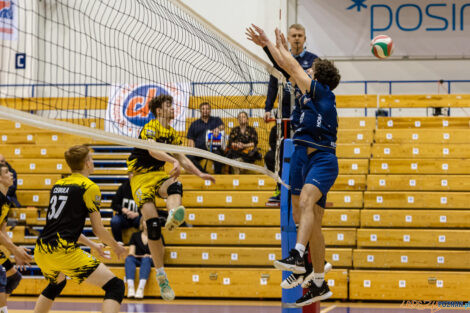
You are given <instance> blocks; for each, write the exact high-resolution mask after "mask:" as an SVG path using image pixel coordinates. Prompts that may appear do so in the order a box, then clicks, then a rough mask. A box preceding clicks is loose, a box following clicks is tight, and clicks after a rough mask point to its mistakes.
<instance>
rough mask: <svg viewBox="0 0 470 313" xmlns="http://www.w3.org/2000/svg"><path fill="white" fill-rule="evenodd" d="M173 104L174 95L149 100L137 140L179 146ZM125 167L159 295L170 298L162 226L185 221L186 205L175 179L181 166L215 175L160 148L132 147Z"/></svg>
mask: <svg viewBox="0 0 470 313" xmlns="http://www.w3.org/2000/svg"><path fill="white" fill-rule="evenodd" d="M172 105H173V97H171V96H170V95H159V96H157V97H155V98H154V99H152V100H151V101H150V102H149V110H150V112H152V113H153V115H154V116H155V118H154V119H152V120H151V121H150V122H148V123H147V124H146V125H145V126H144V127H143V129H142V131H141V132H140V135H139V138H140V139H143V140H149V141H156V142H161V143H167V144H173V145H181V143H182V140H181V138H180V137H179V136H178V134H177V132H176V130H175V129H173V128H172V127H171V126H170V122H171V120H173V118H174V109H173V107H172ZM166 162H169V163H171V164H173V169H172V170H171V172H170V175H168V174H167V173H166V172H165V171H164V166H165V163H166ZM127 166H128V170H129V171H130V172H133V173H134V175H133V177H132V178H131V188H132V193H133V196H134V201H135V202H136V204H137V207H138V208H139V209H140V211H141V212H142V217H143V218H144V220H145V222H146V225H147V234H148V245H149V249H150V252H151V254H152V259H153V262H154V264H155V268H156V269H157V281H158V284H159V286H160V292H161V296H162V298H163V299H165V300H173V299H174V298H175V293H174V292H173V289H172V288H171V287H170V284H169V282H168V278H167V276H166V273H165V270H164V268H163V265H164V264H163V257H164V247H163V244H162V240H161V228H162V226H165V228H166V229H167V230H170V231H171V230H173V229H175V228H176V227H178V226H179V225H181V224H182V223H183V222H184V217H185V208H184V207H183V206H182V205H181V197H182V195H183V185H182V184H181V183H180V182H179V181H178V180H177V178H178V176H179V174H180V171H181V166H182V167H183V168H184V169H185V170H186V171H187V172H189V173H192V174H194V175H196V176H198V177H200V178H201V179H204V180H210V181H212V182H215V178H214V177H213V176H211V175H209V174H205V173H202V172H201V171H200V170H198V169H197V168H196V166H195V165H194V164H193V163H192V162H191V161H190V160H189V159H188V158H187V157H186V156H185V155H184V154H181V153H179V154H175V155H174V156H172V155H170V154H167V153H165V152H161V151H156V150H151V149H150V150H144V149H140V148H135V149H134V150H133V152H132V154H131V155H130V156H129V159H128V161H127ZM157 197H159V198H162V199H166V207H167V209H168V210H169V212H168V218H167V220H166V222H165V220H164V219H162V218H160V217H159V216H158V213H157V207H156V203H155V201H156V198H157Z"/></svg>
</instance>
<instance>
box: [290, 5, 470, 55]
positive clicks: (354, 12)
mask: <svg viewBox="0 0 470 313" xmlns="http://www.w3.org/2000/svg"><path fill="white" fill-rule="evenodd" d="M298 19H299V23H301V24H303V25H304V26H305V28H306V31H307V34H306V35H307V49H308V50H310V51H312V52H314V53H316V54H318V55H319V56H325V57H356V56H357V57H366V56H369V57H370V56H372V54H371V51H370V50H371V49H370V45H369V43H370V40H371V39H372V38H373V37H375V36H377V35H380V34H386V35H389V36H390V37H392V39H393V42H394V46H395V48H394V50H395V51H394V55H395V56H402V57H403V56H410V57H420V56H424V57H430V56H433V57H434V56H435V57H463V56H467V57H470V40H469V38H470V0H452V1H450V0H433V1H428V0H393V1H386V0H381V1H380V0H328V1H325V0H299V8H298Z"/></svg>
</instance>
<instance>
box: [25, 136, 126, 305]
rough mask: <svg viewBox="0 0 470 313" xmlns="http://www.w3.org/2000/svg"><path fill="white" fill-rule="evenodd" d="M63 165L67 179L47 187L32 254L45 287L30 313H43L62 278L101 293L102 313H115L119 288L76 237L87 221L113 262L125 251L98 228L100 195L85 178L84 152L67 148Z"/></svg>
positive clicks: (89, 164)
mask: <svg viewBox="0 0 470 313" xmlns="http://www.w3.org/2000/svg"><path fill="white" fill-rule="evenodd" d="M65 161H66V162H67V164H68V166H69V167H70V169H71V170H72V175H70V176H69V177H66V178H63V179H60V180H59V181H57V182H56V183H55V185H54V186H53V187H52V189H51V196H50V201H49V208H48V210H47V217H46V226H45V227H44V229H43V231H42V233H41V235H40V236H39V238H38V240H37V242H36V247H35V249H34V258H35V260H36V263H37V265H38V266H39V268H40V269H41V271H42V273H43V275H44V277H45V278H46V280H47V281H48V282H49V284H48V285H47V287H46V288H45V289H44V290H43V291H42V293H41V295H40V296H39V298H38V300H37V302H36V306H35V308H34V312H35V313H45V312H49V310H50V308H51V306H52V303H53V302H54V299H55V298H56V297H57V296H58V295H59V294H60V293H61V292H62V290H63V289H64V287H65V285H66V282H67V280H66V277H65V276H68V277H70V278H71V279H72V280H74V281H76V282H78V283H79V284H80V283H82V282H84V281H85V282H87V283H89V284H92V285H95V286H98V287H101V288H102V289H103V290H104V291H105V295H104V302H103V308H102V312H105V313H117V312H119V308H120V306H121V302H122V299H123V297H124V282H123V281H122V280H121V279H119V278H117V277H116V276H115V275H114V274H113V273H112V272H111V271H110V270H109V269H108V268H107V267H106V266H105V265H104V264H103V263H101V262H100V261H98V260H97V259H95V258H94V257H93V256H92V255H91V254H89V253H87V252H85V251H83V250H81V249H80V248H79V246H78V244H77V243H83V244H86V245H90V246H91V247H92V248H93V247H96V246H95V245H94V244H93V243H92V242H91V241H90V240H88V239H87V238H86V237H85V236H83V235H82V230H83V227H84V225H85V220H86V217H87V216H89V217H90V220H91V225H92V228H93V232H94V233H95V234H96V235H97V236H98V238H99V239H100V240H101V241H102V242H104V243H105V244H107V245H108V246H110V247H111V248H112V249H113V251H114V253H115V254H116V255H117V256H118V258H123V257H125V256H126V255H127V250H126V249H125V248H124V247H122V246H121V245H119V244H118V243H117V242H116V241H115V240H114V238H113V237H112V235H111V234H110V233H109V232H108V231H107V230H106V229H105V228H104V227H103V224H102V222H101V215H100V211H99V209H100V202H101V192H100V189H99V187H98V186H97V185H96V184H95V183H94V182H92V181H91V180H90V179H89V178H88V176H89V175H90V174H92V173H93V170H94V166H93V159H92V157H91V153H90V149H89V148H88V147H86V146H83V145H78V146H73V147H71V148H70V149H68V150H67V151H66V152H65ZM98 250H99V249H98Z"/></svg>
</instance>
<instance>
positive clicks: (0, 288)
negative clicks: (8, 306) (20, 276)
mask: <svg viewBox="0 0 470 313" xmlns="http://www.w3.org/2000/svg"><path fill="white" fill-rule="evenodd" d="M6 286H7V272H6V271H5V268H4V267H3V266H1V265H0V293H5V290H6V289H5V288H6Z"/></svg>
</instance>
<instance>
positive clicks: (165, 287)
mask: <svg viewBox="0 0 470 313" xmlns="http://www.w3.org/2000/svg"><path fill="white" fill-rule="evenodd" d="M157 281H158V286H160V294H161V296H162V298H163V300H168V301H171V300H174V299H175V292H174V291H173V289H171V287H170V283H169V282H168V278H166V274H161V275H158V274H157Z"/></svg>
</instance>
